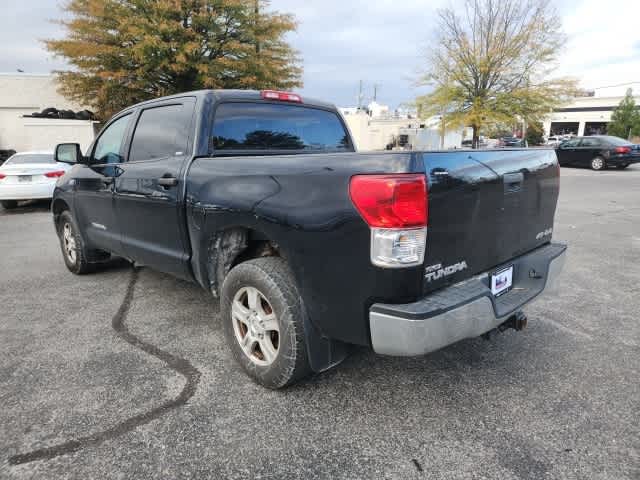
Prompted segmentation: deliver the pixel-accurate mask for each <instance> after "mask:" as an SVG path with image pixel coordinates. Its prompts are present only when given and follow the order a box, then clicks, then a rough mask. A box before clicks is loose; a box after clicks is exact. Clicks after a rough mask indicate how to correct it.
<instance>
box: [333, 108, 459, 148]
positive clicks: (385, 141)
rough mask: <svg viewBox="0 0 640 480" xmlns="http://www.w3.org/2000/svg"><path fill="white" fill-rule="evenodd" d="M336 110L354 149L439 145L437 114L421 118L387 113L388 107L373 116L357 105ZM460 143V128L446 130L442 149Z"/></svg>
mask: <svg viewBox="0 0 640 480" xmlns="http://www.w3.org/2000/svg"><path fill="white" fill-rule="evenodd" d="M382 107H384V105H383V106H382ZM340 111H341V112H342V115H343V117H344V119H345V121H346V122H347V125H348V127H349V130H350V131H351V134H352V136H353V139H354V142H355V144H356V147H357V148H358V150H361V151H370V150H385V149H386V148H387V147H388V146H393V147H394V148H407V149H412V150H437V149H440V148H441V138H440V130H439V127H440V119H439V117H432V118H429V119H427V120H421V119H419V118H415V117H413V116H412V115H409V114H404V115H395V114H390V113H389V110H388V108H387V109H386V110H382V112H383V113H379V114H378V115H373V114H372V113H373V110H369V112H370V113H367V112H366V111H364V110H358V109H357V108H341V109H340ZM377 112H380V110H377ZM460 142H462V129H458V130H451V131H447V132H446V134H445V138H444V146H442V148H445V149H450V148H460Z"/></svg>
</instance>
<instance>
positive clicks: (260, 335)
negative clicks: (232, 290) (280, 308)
mask: <svg viewBox="0 0 640 480" xmlns="http://www.w3.org/2000/svg"><path fill="white" fill-rule="evenodd" d="M231 322H232V323H233V332H234V334H235V337H236V341H237V342H238V344H239V345H240V348H241V349H242V352H243V353H244V354H245V355H246V356H247V357H248V358H249V360H251V362H253V363H254V364H256V365H259V366H268V365H271V364H272V363H273V362H274V361H275V359H276V358H277V356H278V353H279V351H280V325H279V323H278V318H277V317H276V314H275V312H274V310H273V308H272V307H271V303H269V300H267V298H266V297H265V296H264V295H263V294H262V292H260V290H258V289H257V288H255V287H243V288H241V289H240V290H238V292H237V293H236V294H235V296H234V297H233V301H232V302H231Z"/></svg>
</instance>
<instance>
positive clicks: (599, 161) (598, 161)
mask: <svg viewBox="0 0 640 480" xmlns="http://www.w3.org/2000/svg"><path fill="white" fill-rule="evenodd" d="M591 164H592V165H593V168H594V170H600V169H601V168H602V166H603V162H602V159H601V158H594V159H593V160H592V161H591Z"/></svg>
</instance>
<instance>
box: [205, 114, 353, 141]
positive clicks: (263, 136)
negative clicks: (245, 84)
mask: <svg viewBox="0 0 640 480" xmlns="http://www.w3.org/2000/svg"><path fill="white" fill-rule="evenodd" d="M210 144H211V147H212V149H213V150H225V151H231V150H237V151H243V150H244V151H247V150H249V151H260V150H262V151H270V150H271V151H278V150H280V151H281V150H290V151H292V152H296V151H298V152H305V153H306V152H308V153H313V152H341V151H353V146H352V145H351V142H350V140H349V135H348V134H347V132H346V130H345V128H344V125H343V124H342V122H341V120H340V118H339V117H338V115H337V114H336V113H334V112H330V111H327V110H322V109H318V108H310V107H303V106H299V105H276V104H269V103H250V102H237V103H222V104H220V105H219V106H218V108H217V110H216V114H215V119H214V122H213V126H212V131H211V142H210Z"/></svg>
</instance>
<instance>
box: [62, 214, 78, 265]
mask: <svg viewBox="0 0 640 480" xmlns="http://www.w3.org/2000/svg"><path fill="white" fill-rule="evenodd" d="M62 241H63V243H64V252H65V254H66V255H67V258H68V259H69V261H70V262H71V263H75V262H76V239H75V237H74V236H73V230H72V229H71V225H69V224H68V223H65V224H64V227H63V228H62Z"/></svg>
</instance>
